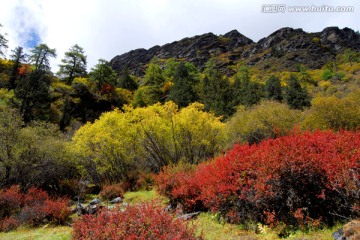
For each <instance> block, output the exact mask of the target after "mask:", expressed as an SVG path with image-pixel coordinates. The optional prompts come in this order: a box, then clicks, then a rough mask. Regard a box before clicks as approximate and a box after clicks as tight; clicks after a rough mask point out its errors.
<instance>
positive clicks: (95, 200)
mask: <svg viewBox="0 0 360 240" xmlns="http://www.w3.org/2000/svg"><path fill="white" fill-rule="evenodd" d="M96 204H100V200H99V199H98V198H94V199H93V200H91V202H90V205H96Z"/></svg>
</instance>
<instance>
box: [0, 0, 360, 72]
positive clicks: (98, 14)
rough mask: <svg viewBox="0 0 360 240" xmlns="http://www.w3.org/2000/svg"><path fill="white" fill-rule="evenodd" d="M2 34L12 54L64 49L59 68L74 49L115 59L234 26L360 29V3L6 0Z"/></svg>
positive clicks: (0, 14) (261, 33) (93, 58)
mask: <svg viewBox="0 0 360 240" xmlns="http://www.w3.org/2000/svg"><path fill="white" fill-rule="evenodd" d="M0 1H1V3H0V6H1V8H0V23H1V24H3V25H4V27H3V28H2V29H1V31H2V32H6V33H7V34H8V35H7V38H8V40H9V47H10V49H9V51H8V53H9V52H10V50H11V49H14V48H15V47H16V46H18V45H20V46H23V47H25V48H27V49H28V50H29V49H30V48H32V47H33V46H34V45H37V44H38V43H40V42H41V43H46V44H47V45H48V46H49V47H50V48H55V49H56V51H57V55H58V57H57V59H53V60H52V61H51V65H52V70H53V71H56V70H57V69H58V64H59V63H60V60H61V58H63V56H64V52H65V51H67V50H68V49H69V48H70V47H71V46H73V45H74V44H79V45H80V46H82V47H83V48H84V50H85V53H86V55H87V56H88V69H90V68H91V67H92V66H93V65H95V64H96V62H97V60H98V59H99V58H104V59H106V60H111V58H113V57H114V56H116V55H119V54H122V53H125V52H128V51H130V50H133V49H136V48H150V47H152V46H154V45H163V44H165V43H169V42H173V41H176V40H180V39H182V38H184V37H191V36H194V35H199V34H203V33H207V32H213V33H215V34H218V35H219V34H225V33H226V32H229V31H231V30H233V29H236V30H238V31H239V32H240V33H242V34H244V35H245V36H247V37H249V38H251V39H253V40H254V41H258V40H259V39H260V38H262V37H266V36H268V35H269V34H271V33H272V32H274V31H276V30H277V29H279V28H282V27H293V28H302V29H304V30H305V31H308V32H318V31H321V30H322V29H324V28H325V27H328V26H339V27H340V28H343V27H350V28H352V29H354V30H355V31H356V30H360V22H359V21H358V19H359V16H360V1H357V0H343V1H334V0H277V1H272V0H61V1H60V0H0ZM272 3H276V4H286V6H307V5H308V6H311V5H315V6H321V5H329V6H354V12H351V13H329V12H327V13H324V12H322V13H319V12H312V13H301V12H298V13H290V12H284V13H263V12H262V8H263V6H264V5H265V4H272Z"/></svg>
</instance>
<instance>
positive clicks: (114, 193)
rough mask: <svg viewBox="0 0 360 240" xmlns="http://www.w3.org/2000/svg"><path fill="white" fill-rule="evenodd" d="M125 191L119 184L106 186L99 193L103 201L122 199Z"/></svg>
mask: <svg viewBox="0 0 360 240" xmlns="http://www.w3.org/2000/svg"><path fill="white" fill-rule="evenodd" d="M124 193H125V191H124V189H123V187H122V185H121V184H113V185H106V186H104V187H103V189H102V190H101V192H100V196H101V197H102V198H103V199H107V200H112V199H114V198H117V197H123V195H124Z"/></svg>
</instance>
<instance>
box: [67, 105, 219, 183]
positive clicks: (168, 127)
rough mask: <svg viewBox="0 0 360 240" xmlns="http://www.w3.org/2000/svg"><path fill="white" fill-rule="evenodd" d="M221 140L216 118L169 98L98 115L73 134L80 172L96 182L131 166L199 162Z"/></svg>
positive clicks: (216, 149) (115, 176) (122, 173)
mask: <svg viewBox="0 0 360 240" xmlns="http://www.w3.org/2000/svg"><path fill="white" fill-rule="evenodd" d="M223 143H224V124H223V123H221V121H220V118H218V117H215V116H214V115H213V114H211V113H207V112H204V111H203V105H202V104H200V103H193V104H191V105H190V106H188V107H186V108H183V109H181V110H179V109H178V107H177V105H176V104H175V103H173V102H166V103H165V104H163V105H162V104H160V103H158V104H155V105H152V106H149V107H144V108H133V107H130V106H127V107H125V108H124V112H122V111H120V110H114V111H112V112H108V113H105V114H103V115H102V116H101V117H100V119H99V120H97V121H95V122H94V123H87V124H86V125H84V126H83V127H81V128H80V129H79V130H78V131H77V132H76V134H75V136H74V137H73V144H72V150H73V151H75V152H76V153H77V156H78V159H79V166H80V167H81V168H82V171H83V173H84V174H87V175H89V176H90V177H92V178H93V180H97V181H103V180H107V181H119V180H122V179H124V178H126V176H127V174H128V173H129V172H130V171H133V170H139V169H140V170H151V171H154V172H158V171H160V169H161V168H162V167H163V166H165V165H168V164H171V163H177V162H179V161H187V162H190V163H198V162H200V161H203V160H206V159H208V158H211V157H213V156H214V155H215V154H217V153H218V152H219V150H220V149H221V147H222V146H223Z"/></svg>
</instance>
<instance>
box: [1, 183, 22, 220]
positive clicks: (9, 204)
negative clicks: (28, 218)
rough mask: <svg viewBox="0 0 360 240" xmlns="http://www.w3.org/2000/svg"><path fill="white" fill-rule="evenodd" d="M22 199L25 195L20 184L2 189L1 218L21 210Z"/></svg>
mask: <svg viewBox="0 0 360 240" xmlns="http://www.w3.org/2000/svg"><path fill="white" fill-rule="evenodd" d="M22 199H23V195H22V193H21V192H20V187H19V186H18V185H14V186H12V187H10V188H9V189H6V190H0V219H1V218H3V217H8V216H10V215H11V214H13V213H16V212H17V211H19V210H20V207H21V205H22Z"/></svg>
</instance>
